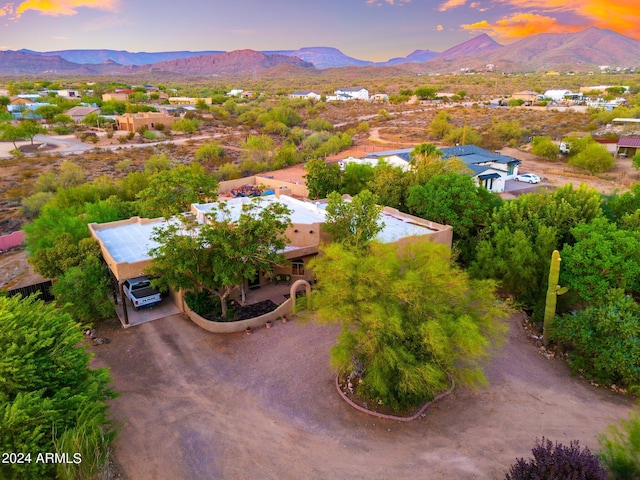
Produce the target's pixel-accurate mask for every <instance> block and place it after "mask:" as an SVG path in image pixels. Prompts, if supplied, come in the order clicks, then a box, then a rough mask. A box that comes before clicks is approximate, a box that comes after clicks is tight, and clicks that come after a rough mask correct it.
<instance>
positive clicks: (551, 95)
mask: <svg viewBox="0 0 640 480" xmlns="http://www.w3.org/2000/svg"><path fill="white" fill-rule="evenodd" d="M570 95H572V93H571V90H547V91H546V92H544V94H543V96H544V97H545V98H548V99H550V100H553V101H556V102H558V101H561V100H564V99H565V98H567V97H568V96H570Z"/></svg>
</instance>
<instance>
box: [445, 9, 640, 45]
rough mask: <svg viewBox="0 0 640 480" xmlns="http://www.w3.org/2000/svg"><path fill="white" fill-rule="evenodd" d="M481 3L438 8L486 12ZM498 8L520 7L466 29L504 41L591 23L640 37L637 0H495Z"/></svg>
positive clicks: (466, 26)
mask: <svg viewBox="0 0 640 480" xmlns="http://www.w3.org/2000/svg"><path fill="white" fill-rule="evenodd" d="M478 4H479V2H477V1H474V2H469V1H468V0H447V1H445V2H443V3H441V4H440V7H439V8H438V9H439V10H440V11H442V12H444V11H447V10H450V9H453V8H457V7H461V6H465V5H468V6H469V7H470V8H477V9H478V10H480V11H487V10H488V9H487V8H486V7H487V6H488V5H490V4H489V2H485V3H484V5H483V7H482V8H479V7H478ZM492 6H493V7H494V8H493V9H491V11H495V7H498V8H504V7H508V8H510V9H513V10H517V11H516V12H514V13H510V14H508V15H505V16H503V17H502V18H501V19H499V20H496V21H488V20H482V21H479V22H475V23H472V24H467V25H463V26H462V28H463V29H465V30H483V31H485V32H487V33H489V34H491V35H492V36H495V37H498V38H500V39H502V40H507V41H508V40H515V39H518V38H521V37H525V36H528V35H532V34H536V33H567V32H575V31H577V30H582V29H584V28H586V27H589V26H596V27H599V28H606V29H610V30H614V31H616V32H618V33H621V34H623V35H626V36H629V37H632V38H635V39H637V40H640V29H639V28H638V24H640V2H638V0H616V1H615V2H612V1H611V0H493V2H492Z"/></svg>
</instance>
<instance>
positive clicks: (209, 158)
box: [195, 142, 224, 162]
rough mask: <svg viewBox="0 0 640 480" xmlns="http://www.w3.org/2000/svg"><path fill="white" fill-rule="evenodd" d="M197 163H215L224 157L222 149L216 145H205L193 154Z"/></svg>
mask: <svg viewBox="0 0 640 480" xmlns="http://www.w3.org/2000/svg"><path fill="white" fill-rule="evenodd" d="M195 157H196V160H198V161H199V162H216V161H218V160H220V159H221V158H223V157H224V149H223V148H222V147H221V146H220V145H218V143H216V142H214V143H207V144H205V145H202V146H200V147H198V149H197V150H196V152H195Z"/></svg>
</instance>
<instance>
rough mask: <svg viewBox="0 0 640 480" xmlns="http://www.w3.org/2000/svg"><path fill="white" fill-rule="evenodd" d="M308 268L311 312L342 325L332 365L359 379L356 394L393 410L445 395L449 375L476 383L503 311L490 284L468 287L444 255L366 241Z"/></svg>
mask: <svg viewBox="0 0 640 480" xmlns="http://www.w3.org/2000/svg"><path fill="white" fill-rule="evenodd" d="M310 268H312V269H313V271H314V274H315V275H316V278H317V280H318V283H317V288H315V289H314V290H313V292H312V295H311V297H310V300H309V302H310V306H311V308H312V309H313V310H315V312H316V314H317V317H318V319H319V320H320V321H322V322H328V323H339V324H340V325H342V330H341V333H340V335H339V336H338V343H337V344H336V346H335V347H334V348H333V349H332V352H331V361H332V364H333V366H334V367H335V368H336V370H338V372H340V373H341V374H345V375H349V374H352V375H355V376H357V377H360V378H361V379H362V380H363V382H362V383H360V384H359V385H360V387H359V389H358V394H359V395H362V396H364V397H366V398H369V399H370V400H371V401H372V402H378V401H379V402H381V403H383V404H385V405H389V406H391V407H392V408H394V409H397V410H402V409H404V408H407V407H411V406H416V405H418V404H421V403H424V402H425V401H427V400H430V399H432V398H434V397H435V396H436V395H437V394H439V393H441V392H442V391H444V390H446V389H447V388H448V387H449V384H450V380H449V378H448V376H449V375H451V376H452V377H453V378H454V379H455V380H456V381H457V382H461V383H464V384H467V385H478V384H482V383H484V382H485V378H484V375H483V373H482V370H481V368H480V361H481V360H482V359H484V358H486V357H487V355H488V353H489V349H490V346H491V345H492V344H493V342H498V341H499V340H500V338H501V335H502V332H504V327H503V325H502V324H501V323H500V322H499V321H497V320H496V319H497V318H500V317H501V316H503V315H504V309H503V307H502V306H500V304H499V303H498V302H497V301H496V299H495V297H494V294H493V291H494V288H495V285H494V283H493V282H491V281H474V280H471V279H469V277H468V276H467V274H466V273H464V272H463V271H461V270H459V269H458V268H456V267H454V266H452V263H451V259H450V252H449V250H448V249H447V248H446V247H445V246H442V245H435V244H432V243H430V242H415V243H411V244H409V245H407V246H404V247H399V246H398V245H396V244H380V243H378V242H375V241H374V242H372V243H371V244H370V250H369V252H367V253H363V252H362V251H360V250H356V249H350V248H345V246H343V245H341V244H340V243H332V244H330V245H327V246H325V247H324V250H323V255H322V256H319V257H317V258H316V259H314V260H313V261H312V262H311V264H310ZM355 383H357V381H356V382H355Z"/></svg>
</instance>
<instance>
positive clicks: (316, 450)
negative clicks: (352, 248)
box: [91, 317, 632, 480]
mask: <svg viewBox="0 0 640 480" xmlns="http://www.w3.org/2000/svg"><path fill="white" fill-rule="evenodd" d="M519 322H520V319H519V318H517V317H513V318H512V319H511V320H509V323H510V326H511V331H510V333H509V335H508V341H507V342H506V345H505V346H504V348H503V349H502V350H501V352H500V353H499V354H498V355H497V356H495V357H494V359H493V360H492V362H491V364H490V366H489V368H488V377H489V386H488V388H485V389H482V390H480V391H478V392H471V391H469V390H467V389H463V388H461V389H458V390H456V391H455V392H454V394H453V395H452V396H450V397H448V398H446V399H444V400H443V401H441V402H440V403H438V404H436V405H434V406H432V407H431V408H430V409H428V410H427V412H426V414H425V416H424V417H423V418H421V419H419V420H417V421H415V422H412V423H401V422H393V421H386V420H380V419H377V418H374V417H369V416H367V415H365V414H363V413H359V412H356V411H354V410H352V409H351V408H350V407H348V406H347V405H346V404H344V403H343V402H342V401H341V400H340V399H339V397H338V395H337V393H336V392H335V389H334V388H335V387H334V384H333V379H334V378H333V374H332V372H331V371H330V369H329V366H328V355H329V353H328V352H329V349H330V347H331V345H332V344H333V343H334V338H335V333H336V332H335V329H332V328H328V327H326V326H318V325H316V324H314V323H302V322H299V321H293V322H288V323H286V324H282V323H279V322H278V323H276V324H275V325H274V326H273V328H271V329H260V330H258V331H256V332H254V333H253V334H252V335H249V336H248V335H245V334H231V335H214V334H209V333H207V332H204V331H202V330H200V329H199V328H198V327H196V326H195V325H193V324H192V323H190V322H189V321H188V320H184V319H183V318H182V317H172V318H167V319H163V320H158V321H155V322H151V323H148V324H144V325H141V326H139V327H135V328H131V329H128V330H122V329H121V328H120V327H119V326H117V324H116V323H115V322H114V323H109V324H107V325H105V326H102V327H99V328H100V330H99V334H100V335H101V336H107V337H110V338H111V340H112V341H111V343H110V344H109V345H103V346H98V347H91V348H92V350H93V351H95V353H96V357H95V359H94V362H93V363H94V364H95V365H96V366H110V367H111V374H112V375H113V377H114V379H115V388H116V389H117V390H118V391H119V392H120V394H121V395H120V397H119V398H118V399H117V400H115V401H114V402H113V407H112V414H113V417H114V418H115V420H116V422H117V423H118V424H119V425H120V426H121V430H120V432H119V434H118V437H117V440H116V443H115V456H116V458H117V460H118V462H119V463H120V465H121V467H122V471H123V473H124V475H125V477H126V478H128V479H130V480H145V479H159V480H162V479H171V480H175V479H234V480H235V479H301V478H304V479H318V480H320V479H323V480H324V479H329V478H332V479H333V478H335V479H346V478H349V479H367V480H369V479H400V478H402V479H425V478H428V479H461V480H463V479H487V480H488V479H497V478H503V475H504V473H505V472H506V470H507V468H508V466H509V465H510V464H511V463H513V461H514V460H515V458H516V457H518V456H528V455H529V453H530V450H531V447H532V445H533V443H534V441H535V439H536V438H539V437H542V436H543V435H544V436H546V437H548V438H550V439H552V440H554V441H555V440H557V441H560V442H563V443H565V442H566V443H568V442H569V441H570V440H574V439H578V440H580V442H581V444H583V445H588V446H590V447H591V448H592V449H596V448H597V441H596V438H597V435H598V434H599V433H600V432H602V431H603V430H604V429H605V427H606V426H607V425H609V424H610V423H613V422H614V421H616V420H618V419H620V418H623V417H626V415H627V413H628V412H629V410H630V409H631V407H632V402H631V401H630V400H628V399H626V398H624V397H621V396H618V395H616V394H613V393H611V392H609V391H607V390H602V389H596V388H594V387H592V386H590V385H588V384H586V383H585V382H583V381H581V380H579V379H576V378H572V377H570V376H569V373H568V370H567V369H566V367H565V365H564V364H563V363H562V362H560V361H556V360H548V359H546V358H544V357H543V356H541V355H539V354H538V353H537V350H536V348H535V347H534V346H533V345H532V344H530V343H529V341H528V340H527V339H526V338H525V335H524V333H523V331H522V327H521V326H520V323H519Z"/></svg>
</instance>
